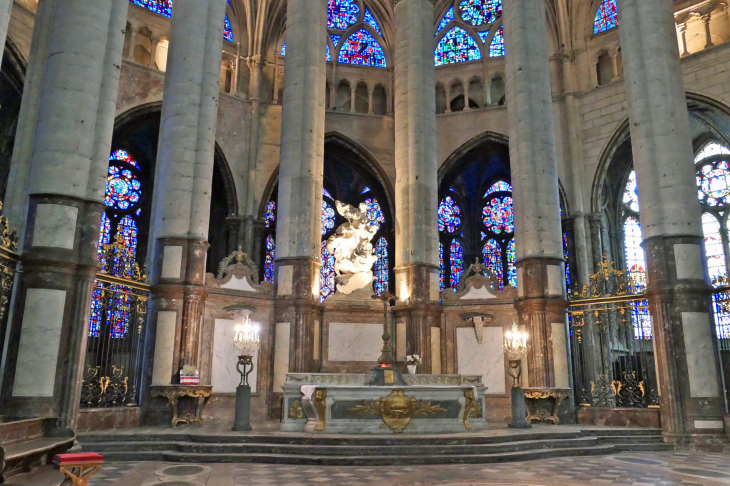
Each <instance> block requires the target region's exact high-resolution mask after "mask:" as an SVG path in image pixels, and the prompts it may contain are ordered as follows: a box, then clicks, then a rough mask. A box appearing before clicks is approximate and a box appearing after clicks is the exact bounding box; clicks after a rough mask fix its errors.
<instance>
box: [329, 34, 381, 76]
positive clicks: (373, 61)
mask: <svg viewBox="0 0 730 486" xmlns="http://www.w3.org/2000/svg"><path fill="white" fill-rule="evenodd" d="M338 61H339V62H341V63H343V64H358V65H360V66H375V67H385V53H384V52H383V48H382V47H381V46H380V43H378V41H377V40H376V39H375V37H373V36H372V34H370V32H368V31H367V30H365V29H360V30H358V31H356V32H354V33H353V34H352V35H351V36H350V37H348V38H347V40H346V41H345V43H344V45H343V46H342V47H341V48H340V57H339V59H338Z"/></svg>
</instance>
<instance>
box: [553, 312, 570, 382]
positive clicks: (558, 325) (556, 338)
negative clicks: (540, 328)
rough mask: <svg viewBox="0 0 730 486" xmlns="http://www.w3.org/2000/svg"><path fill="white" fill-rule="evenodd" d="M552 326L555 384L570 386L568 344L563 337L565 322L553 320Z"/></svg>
mask: <svg viewBox="0 0 730 486" xmlns="http://www.w3.org/2000/svg"><path fill="white" fill-rule="evenodd" d="M552 327H553V328H552V340H553V370H554V371H555V386H556V387H557V388H570V380H569V378H568V344H567V342H566V337H565V324H564V323H562V322H553V323H552Z"/></svg>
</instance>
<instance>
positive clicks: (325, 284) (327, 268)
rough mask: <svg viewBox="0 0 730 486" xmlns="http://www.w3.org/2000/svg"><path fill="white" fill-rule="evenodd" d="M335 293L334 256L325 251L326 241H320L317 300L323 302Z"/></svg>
mask: <svg viewBox="0 0 730 486" xmlns="http://www.w3.org/2000/svg"><path fill="white" fill-rule="evenodd" d="M334 293H335V256H334V255H330V252H328V251H327V241H326V240H325V241H323V242H322V267H321V268H320V270H319V301H320V302H324V300H325V299H326V298H328V297H331V296H332V295H334Z"/></svg>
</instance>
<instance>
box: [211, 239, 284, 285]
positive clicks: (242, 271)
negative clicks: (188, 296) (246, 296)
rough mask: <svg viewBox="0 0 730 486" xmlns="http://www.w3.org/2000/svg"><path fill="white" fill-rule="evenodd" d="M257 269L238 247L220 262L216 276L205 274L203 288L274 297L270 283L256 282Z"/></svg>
mask: <svg viewBox="0 0 730 486" xmlns="http://www.w3.org/2000/svg"><path fill="white" fill-rule="evenodd" d="M258 273H259V271H258V268H257V267H256V265H255V264H254V263H253V262H252V261H251V259H250V258H248V256H247V255H246V254H245V253H243V252H241V249H240V247H239V249H238V251H235V252H233V253H231V254H230V255H228V256H227V257H226V258H225V259H223V261H222V262H221V265H220V267H219V268H218V275H213V274H212V273H209V274H206V278H205V286H206V287H208V288H213V289H225V290H237V291H240V292H250V293H256V294H263V295H267V296H272V297H273V295H274V286H273V285H272V284H271V283H270V282H261V283H259V281H258Z"/></svg>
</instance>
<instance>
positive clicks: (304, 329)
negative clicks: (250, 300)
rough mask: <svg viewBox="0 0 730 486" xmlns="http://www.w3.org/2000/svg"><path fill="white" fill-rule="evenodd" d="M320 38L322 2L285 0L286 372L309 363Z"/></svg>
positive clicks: (281, 257)
mask: <svg viewBox="0 0 730 486" xmlns="http://www.w3.org/2000/svg"><path fill="white" fill-rule="evenodd" d="M326 38H327V2H326V1H325V0H288V2H287V13H286V40H287V52H286V61H285V62H286V65H285V66H286V67H285V75H284V102H283V111H282V120H281V155H280V163H279V201H278V214H277V224H276V266H277V274H276V285H277V297H278V299H279V302H278V303H277V309H276V313H277V322H289V324H290V337H291V339H290V341H291V346H290V347H289V371H291V372H308V371H311V367H312V366H313V365H314V359H315V358H314V356H313V352H314V336H315V334H316V332H315V313H314V312H313V311H314V309H315V307H316V305H317V304H318V302H317V297H318V296H319V269H320V265H321V263H320V259H321V250H320V244H321V243H320V242H321V229H322V221H321V217H322V178H323V165H324V115H325V98H326V93H325V86H326V60H325V52H324V48H323V47H322V46H324V45H325V43H326Z"/></svg>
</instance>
